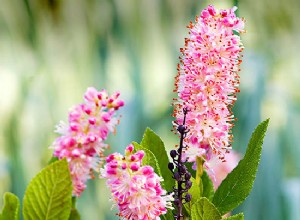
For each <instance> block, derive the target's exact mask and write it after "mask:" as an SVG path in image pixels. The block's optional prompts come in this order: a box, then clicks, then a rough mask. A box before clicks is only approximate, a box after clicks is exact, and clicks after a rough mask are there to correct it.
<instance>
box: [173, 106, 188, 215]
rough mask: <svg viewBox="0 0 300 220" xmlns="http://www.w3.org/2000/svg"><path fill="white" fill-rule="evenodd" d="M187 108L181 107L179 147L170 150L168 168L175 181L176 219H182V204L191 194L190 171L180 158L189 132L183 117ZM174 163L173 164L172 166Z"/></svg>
mask: <svg viewBox="0 0 300 220" xmlns="http://www.w3.org/2000/svg"><path fill="white" fill-rule="evenodd" d="M188 111H189V110H188V109H187V108H183V114H184V119H183V123H182V124H181V125H178V127H177V131H178V132H179V134H180V143H179V148H178V149H177V150H171V152H170V156H171V157H172V159H173V163H172V162H170V163H169V169H170V170H171V172H172V173H173V178H174V179H175V180H176V182H177V188H176V187H174V188H173V191H174V205H175V207H176V210H177V213H176V214H174V217H175V219H176V220H182V219H183V217H184V216H183V211H182V209H183V204H184V203H187V202H190V201H191V198H192V196H191V195H190V194H189V193H187V192H188V190H189V189H190V188H191V187H192V182H191V180H190V179H191V173H190V172H189V171H188V170H187V168H186V166H185V165H184V161H183V160H182V154H183V150H184V148H185V146H184V144H183V143H184V138H185V137H186V134H187V133H188V132H189V130H188V128H187V126H186V125H185V118H186V115H187V113H188ZM174 165H175V166H174Z"/></svg>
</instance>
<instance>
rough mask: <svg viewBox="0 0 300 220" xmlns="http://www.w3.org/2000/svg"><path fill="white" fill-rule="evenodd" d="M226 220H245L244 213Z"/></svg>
mask: <svg viewBox="0 0 300 220" xmlns="http://www.w3.org/2000/svg"><path fill="white" fill-rule="evenodd" d="M224 220H244V213H239V214H236V215H233V216H230V217H228V218H225V219H224Z"/></svg>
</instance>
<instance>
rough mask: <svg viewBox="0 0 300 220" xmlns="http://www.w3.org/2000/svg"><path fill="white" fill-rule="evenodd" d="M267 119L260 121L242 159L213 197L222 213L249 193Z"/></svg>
mask: <svg viewBox="0 0 300 220" xmlns="http://www.w3.org/2000/svg"><path fill="white" fill-rule="evenodd" d="M268 124H269V119H268V120H266V121H263V122H262V123H260V124H259V125H258V126H257V128H256V129H255V131H254V132H253V134H252V137H251V139H250V142H249V144H248V148H247V151H246V154H245V156H244V159H243V160H241V161H240V162H239V164H238V166H237V167H236V168H235V169H234V170H233V171H232V172H231V173H230V174H228V175H227V177H226V178H225V180H223V182H222V183H221V185H220V186H219V188H218V189H217V191H216V192H215V195H214V197H213V200H212V202H213V204H214V205H215V206H216V207H217V208H218V210H219V211H220V213H221V214H222V215H223V214H225V213H227V212H229V211H231V210H232V209H234V208H236V207H237V206H238V205H240V204H241V203H242V202H243V201H244V200H245V199H246V197H247V196H248V195H249V193H250V191H251V189H252V186H253V183H254V180H255V177H256V172H257V169H258V164H259V161H260V156H261V151H262V144H263V140H264V136H265V133H266V130H267V127H268Z"/></svg>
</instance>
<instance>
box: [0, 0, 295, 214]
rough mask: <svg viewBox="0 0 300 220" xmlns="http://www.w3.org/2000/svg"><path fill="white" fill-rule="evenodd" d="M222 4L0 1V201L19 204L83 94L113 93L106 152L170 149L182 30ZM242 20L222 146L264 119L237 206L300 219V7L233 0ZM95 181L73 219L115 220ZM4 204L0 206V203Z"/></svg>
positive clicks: (274, 0) (195, 0) (192, 0)
mask: <svg viewBox="0 0 300 220" xmlns="http://www.w3.org/2000/svg"><path fill="white" fill-rule="evenodd" d="M236 3H237V2H236V1H235V2H234V1H229V0H226V1H224V0H218V1H212V0H210V1H204V0H88V1H85V0H23V1H22V0H1V1H0V195H1V196H2V195H3V193H4V192H5V191H11V192H13V193H15V194H17V195H18V196H19V197H20V198H22V197H23V194H24V190H25V187H26V185H27V184H28V183H29V181H30V179H31V178H32V177H33V176H34V175H35V174H36V173H37V172H38V171H39V170H40V169H41V168H42V167H43V166H45V165H46V164H47V162H48V160H49V158H50V157H51V150H49V149H48V146H49V145H50V144H51V143H52V141H53V140H54V138H55V137H56V135H55V134H54V132H53V130H54V126H55V125H56V124H57V122H58V121H59V120H66V119H67V112H68V109H69V108H70V107H71V106H72V105H74V104H77V103H80V102H82V94H83V93H84V91H85V90H86V88H87V87H88V86H94V87H96V88H98V89H101V88H107V89H108V91H110V92H113V91H115V90H119V91H121V94H122V95H121V96H122V98H123V99H124V100H125V102H126V107H124V108H123V109H122V111H121V114H122V118H121V124H120V125H119V126H118V129H117V134H116V135H115V136H110V138H109V143H110V145H111V149H112V150H111V151H114V150H119V151H120V152H122V151H123V149H124V147H125V146H126V145H127V144H128V143H130V142H131V141H133V140H135V141H138V142H139V141H140V140H141V137H142V134H143V131H144V130H145V128H146V127H147V126H149V127H151V128H152V129H153V130H154V131H155V132H156V133H158V134H159V135H160V136H161V137H162V139H163V140H164V141H165V142H166V144H167V146H168V147H169V148H172V147H173V146H174V145H175V144H176V143H177V139H176V136H175V135H173V134H172V133H171V132H170V130H171V127H172V125H171V120H172V118H171V117H170V114H171V112H172V108H171V102H172V97H174V95H175V94H173V92H172V90H173V77H174V76H175V75H176V64H177V62H178V56H179V55H180V54H179V48H180V47H182V46H183V43H184V37H186V36H187V29H186V28H185V26H186V25H187V24H188V23H189V21H190V20H194V18H195V16H196V15H198V14H200V12H201V10H202V9H203V8H204V7H206V6H207V4H214V5H216V6H217V7H219V8H227V7H232V6H233V5H234V4H236ZM238 6H239V11H238V13H239V15H240V16H242V17H245V18H246V20H247V23H246V29H247V33H246V34H244V35H242V39H243V42H244V45H245V50H244V53H243V54H244V61H243V64H242V71H241V72H240V75H241V86H240V88H241V93H239V95H238V101H237V102H236V105H235V107H234V113H235V116H236V117H237V118H238V121H237V122H236V126H235V128H234V143H233V148H235V149H236V150H237V151H239V152H240V153H241V154H243V153H244V152H245V148H246V146H247V142H248V140H249V137H250V135H251V132H252V130H253V129H254V128H255V126H256V125H257V124H258V123H259V122H260V121H262V120H264V119H266V118H271V124H270V127H269V130H268V133H267V137H266V140H265V143H264V149H263V155H262V160H261V164H260V167H259V171H258V176H257V179H256V181H255V184H254V189H253V191H252V193H251V195H250V196H249V197H248V199H247V200H246V202H245V203H244V204H243V205H242V206H240V207H239V208H238V210H236V212H238V211H241V210H242V211H244V212H245V216H246V219H247V220H270V219H272V220H289V219H290V220H295V219H300V209H299V207H300V159H299V155H300V146H299V145H300V134H299V131H300V91H299V86H300V73H299V72H300V65H299V64H300V59H299V57H300V56H299V51H300V25H299V21H300V14H299V11H300V1H298V0H286V1H281V0H264V1H260V0H243V1H240V2H238ZM108 199H109V192H108V190H107V189H106V188H105V184H104V181H103V180H95V181H92V182H89V184H88V189H87V190H86V191H85V192H84V193H83V195H82V197H81V198H80V199H79V201H78V208H79V210H80V212H81V215H82V219H84V220H86V219H89V220H93V219H99V220H103V219H117V217H115V213H116V211H115V210H111V209H110V207H111V203H110V202H107V201H108ZM2 204H3V201H2V200H1V201H0V206H2Z"/></svg>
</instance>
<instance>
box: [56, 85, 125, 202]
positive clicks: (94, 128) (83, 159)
mask: <svg viewBox="0 0 300 220" xmlns="http://www.w3.org/2000/svg"><path fill="white" fill-rule="evenodd" d="M99 94H101V95H100V98H101V99H102V100H101V101H100V99H99ZM107 99H108V95H107V93H106V91H105V90H102V91H101V92H99V91H97V90H96V89H95V88H93V87H89V88H88V89H87V91H86V92H85V94H84V103H82V104H78V105H76V106H74V107H73V108H72V109H71V110H70V112H69V117H68V119H69V124H65V123H62V122H61V123H60V124H59V125H58V126H57V129H56V130H57V132H58V133H59V134H60V135H61V136H60V137H58V138H57V139H56V140H55V141H54V142H53V144H52V145H51V148H53V149H54V152H53V155H54V156H56V157H58V158H59V159H62V158H66V159H67V161H68V163H69V168H70V172H71V177H72V182H73V195H75V196H80V195H81V193H82V191H83V190H84V189H85V188H86V186H85V184H86V182H87V180H88V179H91V178H93V171H96V172H99V167H100V166H101V164H102V162H103V151H104V150H105V149H106V148H107V147H108V146H107V145H106V144H104V141H105V140H106V138H107V136H108V134H109V133H110V132H114V131H115V127H116V126H117V124H118V122H119V116H117V115H116V112H117V111H116V110H115V109H109V108H107V106H106V105H104V106H102V104H103V101H107ZM114 101H121V100H118V99H116V100H114ZM113 160H114V158H113V157H112V158H107V161H108V162H110V161H113ZM110 172H112V173H113V174H115V172H116V171H115V170H111V171H110Z"/></svg>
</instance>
